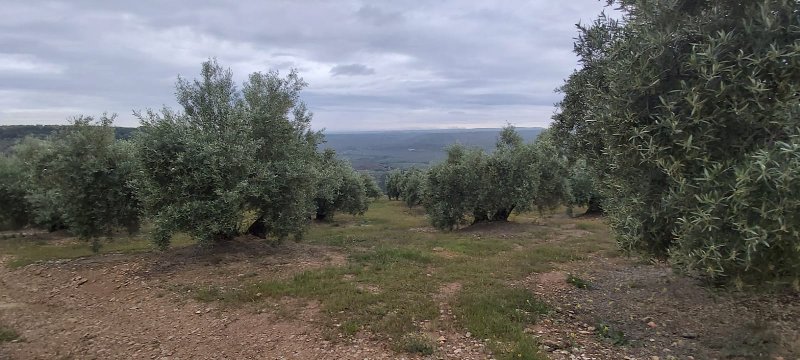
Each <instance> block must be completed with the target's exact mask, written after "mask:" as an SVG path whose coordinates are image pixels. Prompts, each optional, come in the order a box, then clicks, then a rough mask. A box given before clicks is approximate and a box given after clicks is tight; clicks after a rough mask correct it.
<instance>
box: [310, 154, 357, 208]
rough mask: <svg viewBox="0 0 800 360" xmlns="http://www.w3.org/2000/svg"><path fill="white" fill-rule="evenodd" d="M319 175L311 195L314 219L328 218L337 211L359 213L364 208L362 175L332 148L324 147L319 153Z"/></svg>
mask: <svg viewBox="0 0 800 360" xmlns="http://www.w3.org/2000/svg"><path fill="white" fill-rule="evenodd" d="M320 157H321V159H320V165H319V169H320V175H321V176H320V178H319V182H318V185H317V193H316V196H315V197H314V204H315V206H316V219H317V220H331V219H332V218H333V215H334V214H335V213H336V212H337V211H343V212H346V213H349V214H352V215H362V214H364V213H365V212H366V211H367V209H368V206H369V204H368V202H367V193H366V188H365V186H364V178H363V177H362V175H361V174H359V173H358V172H357V171H355V170H353V168H352V166H350V164H349V163H348V162H346V161H344V160H341V159H338V158H336V152H334V151H333V150H331V149H326V150H325V152H323V153H322V154H321V155H320Z"/></svg>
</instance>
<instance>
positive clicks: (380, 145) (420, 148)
mask: <svg viewBox="0 0 800 360" xmlns="http://www.w3.org/2000/svg"><path fill="white" fill-rule="evenodd" d="M542 130H544V129H542V128H517V131H518V132H519V134H520V135H522V137H523V138H524V139H525V141H526V142H530V141H533V140H534V139H535V138H536V136H537V135H539V133H541V132H542ZM499 133H500V129H452V130H449V129H448V130H411V131H374V132H352V133H328V134H326V135H325V140H326V142H325V144H323V145H322V147H323V148H331V149H334V150H336V152H337V153H338V154H339V156H341V157H343V158H346V159H349V160H350V162H351V163H352V164H353V166H354V167H355V168H356V169H358V170H373V171H378V172H382V171H387V170H390V169H395V168H409V167H412V166H417V167H427V166H428V165H430V164H431V163H434V162H438V161H441V160H443V159H444V158H445V156H446V154H445V149H446V148H447V146H449V145H451V144H454V143H459V144H462V145H465V146H468V147H478V148H481V149H484V150H486V151H491V150H492V149H493V148H494V146H495V143H496V141H497V135H498V134H499Z"/></svg>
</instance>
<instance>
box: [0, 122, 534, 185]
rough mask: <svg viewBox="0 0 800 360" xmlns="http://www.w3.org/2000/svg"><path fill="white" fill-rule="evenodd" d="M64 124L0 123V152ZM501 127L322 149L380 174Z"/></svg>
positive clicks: (341, 140)
mask: <svg viewBox="0 0 800 360" xmlns="http://www.w3.org/2000/svg"><path fill="white" fill-rule="evenodd" d="M65 127H66V126H65V125H6V126H0V153H6V152H8V151H9V150H10V149H11V147H13V146H14V144H16V143H17V142H19V141H20V140H21V139H23V138H24V137H26V136H33V137H36V138H45V137H47V136H49V135H51V134H54V133H55V132H57V131H59V130H60V129H63V128H65ZM115 130H116V135H117V138H121V139H127V138H130V137H131V135H132V134H133V132H135V131H136V128H125V127H118V128H115ZM542 130H543V129H542V128H517V131H518V132H519V134H520V135H522V137H523V138H524V139H525V141H528V142H529V141H533V140H534V139H535V138H536V136H537V135H539V133H541V132H542ZM499 132H500V129H452V130H402V131H369V132H350V133H336V132H334V133H327V134H326V135H325V143H324V144H322V146H321V147H322V148H323V149H324V148H331V149H334V150H336V152H337V153H338V154H339V156H341V157H343V158H345V159H348V160H350V162H351V163H352V164H353V167H355V168H356V169H358V170H370V171H372V172H375V173H377V174H376V175H379V178H380V177H381V176H380V175H381V174H382V173H384V172H386V171H389V170H391V169H398V168H399V169H405V168H409V167H413V166H416V167H427V166H429V165H430V164H431V163H434V162H437V161H441V160H443V159H444V158H445V149H446V148H447V146H449V145H451V144H454V143H459V144H462V145H465V146H468V147H478V148H481V149H484V150H486V151H491V150H492V149H493V148H494V146H495V142H496V141H497V135H498V134H499Z"/></svg>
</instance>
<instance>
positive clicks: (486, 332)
mask: <svg viewBox="0 0 800 360" xmlns="http://www.w3.org/2000/svg"><path fill="white" fill-rule="evenodd" d="M455 310H456V313H457V315H458V318H459V319H460V321H461V322H462V323H463V325H464V326H465V327H466V328H467V329H469V331H470V332H472V333H473V334H474V335H475V336H477V337H478V338H482V339H491V340H494V341H495V344H494V346H493V348H494V350H495V351H497V352H498V353H500V355H501V356H502V357H503V358H507V359H519V358H522V359H541V358H543V357H542V356H541V355H540V354H539V352H538V346H536V342H535V340H534V339H533V338H531V337H530V336H529V335H527V334H525V332H524V329H525V326H526V325H529V324H532V323H534V322H535V321H536V320H537V319H538V318H539V316H540V315H542V314H545V313H547V311H548V309H547V306H546V305H545V304H544V303H542V302H540V301H538V300H536V299H535V298H534V297H533V294H531V293H530V292H529V291H527V290H524V289H518V288H512V287H508V286H505V285H502V284H499V283H485V284H473V285H471V286H469V287H467V288H465V289H464V290H463V291H462V292H461V294H459V296H458V299H457V301H456V303H455Z"/></svg>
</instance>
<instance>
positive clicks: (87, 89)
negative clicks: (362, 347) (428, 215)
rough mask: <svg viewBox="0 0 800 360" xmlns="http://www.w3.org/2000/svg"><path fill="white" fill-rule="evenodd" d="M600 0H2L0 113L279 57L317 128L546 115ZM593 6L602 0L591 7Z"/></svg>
mask: <svg viewBox="0 0 800 360" xmlns="http://www.w3.org/2000/svg"><path fill="white" fill-rule="evenodd" d="M604 5H605V0H603V1H598V0H570V1H552V0H548V1H544V0H529V1H524V0H523V1H517V0H514V1H510V0H504V1H497V2H493V1H465V0H461V1H428V0H420V1H366V0H365V1H303V0H294V1H279V0H271V1H263V0H261V1H257V0H241V1H235V2H234V1H230V2H228V1H225V2H223V1H196V0H185V1H161V0H139V1H64V2H58V1H47V2H45V1H32V0H26V1H16V0H11V1H8V0H5V1H3V5H2V9H1V10H0V124H2V125H10V124H64V123H67V122H68V118H69V117H70V116H73V115H78V114H86V115H97V114H101V113H102V112H104V111H108V112H116V113H118V114H119V118H118V120H117V125H119V126H136V125H137V124H138V122H137V120H136V119H135V118H134V117H133V115H132V111H133V110H139V109H147V108H155V109H157V108H161V107H162V106H163V105H167V106H172V107H174V106H175V105H176V103H175V100H174V83H175V79H176V77H177V76H178V75H181V76H184V77H188V78H193V77H195V76H196V74H198V73H199V70H200V64H201V63H202V62H203V61H204V60H206V59H208V58H210V57H216V58H217V59H218V61H219V63H220V64H221V65H222V66H225V67H230V68H231V69H232V70H233V72H234V75H235V76H236V78H238V79H240V80H241V79H244V78H245V77H246V75H247V74H248V73H250V72H254V71H266V70H270V69H277V70H280V71H282V72H284V73H285V72H286V71H288V70H289V69H290V68H296V69H298V70H299V72H300V74H301V75H302V76H303V78H304V79H305V80H306V81H307V82H308V83H309V87H308V88H307V89H306V90H305V91H304V93H303V97H304V99H305V100H306V102H307V103H308V105H309V107H310V108H311V110H312V111H313V112H314V120H313V125H314V127H315V128H326V129H328V130H329V131H349V130H378V129H421V128H471V127H500V126H503V125H504V124H505V123H506V122H510V123H513V124H515V125H517V126H547V124H548V123H549V122H550V116H551V115H552V113H553V111H554V107H553V104H554V103H555V102H557V101H558V100H559V99H560V95H559V94H556V93H554V89H555V88H556V87H558V86H559V85H560V84H561V83H562V82H563V80H564V79H565V78H566V77H567V76H568V75H569V74H570V73H571V72H572V70H573V69H574V68H575V67H576V66H577V63H576V58H575V56H574V54H572V41H573V38H574V37H575V35H576V30H575V24H576V23H577V22H579V21H581V22H584V23H586V22H589V21H591V20H592V19H594V18H595V17H596V15H597V14H599V13H600V12H601V11H602V10H603V9H604ZM606 10H607V11H608V9H606Z"/></svg>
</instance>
